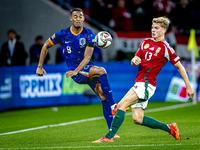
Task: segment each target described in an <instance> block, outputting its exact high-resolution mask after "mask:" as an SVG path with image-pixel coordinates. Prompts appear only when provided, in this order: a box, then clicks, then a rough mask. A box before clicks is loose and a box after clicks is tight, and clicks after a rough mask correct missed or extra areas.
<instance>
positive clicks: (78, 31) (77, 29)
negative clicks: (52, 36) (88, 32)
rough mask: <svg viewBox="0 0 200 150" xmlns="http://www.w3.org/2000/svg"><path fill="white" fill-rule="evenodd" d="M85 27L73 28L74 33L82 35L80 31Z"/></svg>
mask: <svg viewBox="0 0 200 150" xmlns="http://www.w3.org/2000/svg"><path fill="white" fill-rule="evenodd" d="M82 28H83V27H80V28H75V27H74V26H72V31H73V32H74V33H76V34H78V33H80V31H81V30H82Z"/></svg>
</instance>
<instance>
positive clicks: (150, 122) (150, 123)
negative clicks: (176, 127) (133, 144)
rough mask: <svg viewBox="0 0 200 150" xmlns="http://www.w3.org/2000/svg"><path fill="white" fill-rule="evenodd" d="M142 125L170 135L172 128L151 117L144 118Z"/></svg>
mask: <svg viewBox="0 0 200 150" xmlns="http://www.w3.org/2000/svg"><path fill="white" fill-rule="evenodd" d="M142 125H143V126H147V127H150V128H152V129H161V130H164V131H167V132H169V133H170V128H169V126H168V125H167V124H165V123H162V122H159V121H157V120H155V119H153V118H151V117H146V116H144V118H143V121H142Z"/></svg>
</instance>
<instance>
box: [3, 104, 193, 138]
mask: <svg viewBox="0 0 200 150" xmlns="http://www.w3.org/2000/svg"><path fill="white" fill-rule="evenodd" d="M191 105H193V104H192V103H183V104H177V105H172V106H166V107H160V108H154V109H149V110H145V113H151V112H158V111H164V110H171V109H176V108H182V107H187V106H191ZM126 115H127V116H129V115H132V113H131V112H129V113H126ZM101 119H104V117H95V118H89V119H82V120H77V121H71V122H65V123H59V124H54V125H45V126H41V127H35V128H29V129H24V130H18V131H13V132H6V133H1V134H0V135H8V134H14V133H20V132H27V131H32V130H38V129H44V128H48V127H57V126H66V125H71V124H77V123H82V122H88V121H95V120H101Z"/></svg>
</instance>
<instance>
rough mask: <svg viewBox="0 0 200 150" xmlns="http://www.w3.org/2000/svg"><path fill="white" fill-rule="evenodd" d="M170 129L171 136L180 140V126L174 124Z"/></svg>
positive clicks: (170, 125)
mask: <svg viewBox="0 0 200 150" xmlns="http://www.w3.org/2000/svg"><path fill="white" fill-rule="evenodd" d="M169 127H170V134H171V135H172V136H173V137H174V138H175V139H176V140H180V139H181V138H180V133H179V130H178V126H177V124H176V123H172V124H169Z"/></svg>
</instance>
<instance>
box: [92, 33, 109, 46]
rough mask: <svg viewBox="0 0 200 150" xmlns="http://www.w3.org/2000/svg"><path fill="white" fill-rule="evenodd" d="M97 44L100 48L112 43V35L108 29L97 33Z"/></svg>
mask: <svg viewBox="0 0 200 150" xmlns="http://www.w3.org/2000/svg"><path fill="white" fill-rule="evenodd" d="M95 39H96V46H98V47H99V48H103V49H104V48H107V47H109V46H110V45H111V43H112V36H111V35H110V33H108V32H107V31H100V32H99V33H97V35H96V37H95Z"/></svg>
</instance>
